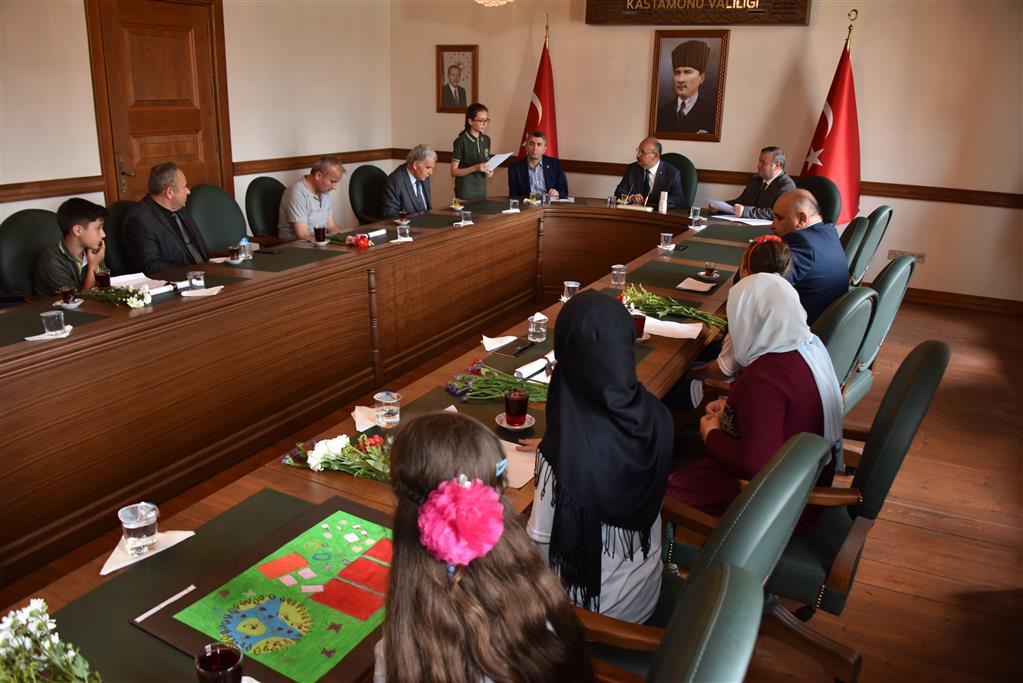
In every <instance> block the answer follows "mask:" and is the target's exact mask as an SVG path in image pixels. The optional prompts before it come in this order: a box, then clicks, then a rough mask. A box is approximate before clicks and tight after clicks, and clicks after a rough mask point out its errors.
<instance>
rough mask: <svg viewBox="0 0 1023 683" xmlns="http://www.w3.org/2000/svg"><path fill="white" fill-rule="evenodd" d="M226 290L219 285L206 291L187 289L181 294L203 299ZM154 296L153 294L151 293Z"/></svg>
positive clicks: (207, 288)
mask: <svg viewBox="0 0 1023 683" xmlns="http://www.w3.org/2000/svg"><path fill="white" fill-rule="evenodd" d="M223 288H224V285H217V286H216V287H206V288H205V289H186V290H185V291H183V292H181V296H184V297H198V298H202V297H205V296H216V295H218V294H220V290H222V289H223ZM150 294H152V292H150Z"/></svg>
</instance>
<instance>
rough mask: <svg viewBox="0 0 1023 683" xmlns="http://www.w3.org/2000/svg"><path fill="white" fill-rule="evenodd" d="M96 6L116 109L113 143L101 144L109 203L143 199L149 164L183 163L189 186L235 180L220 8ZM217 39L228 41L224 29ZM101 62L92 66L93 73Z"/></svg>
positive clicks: (112, 109)
mask: <svg viewBox="0 0 1023 683" xmlns="http://www.w3.org/2000/svg"><path fill="white" fill-rule="evenodd" d="M90 9H93V10H94V12H93V15H94V16H95V12H98V15H99V25H100V30H101V36H100V40H101V42H102V70H103V76H104V79H103V80H105V82H106V101H107V105H108V108H109V129H110V130H109V143H110V144H109V147H108V149H106V150H101V153H104V154H109V155H110V157H108V158H107V159H105V160H104V162H105V163H104V176H108V175H109V176H112V177H107V188H108V192H107V201H108V202H110V201H113V200H114V198H117V199H139V198H141V197H142V196H143V195H145V194H146V192H147V188H146V186H147V182H148V179H149V171H150V169H151V168H152V167H153V166H156V165H158V164H161V163H163V162H166V161H173V162H175V163H177V164H178V165H179V166H180V167H181V169H182V170H183V171H184V172H185V176H186V177H187V178H188V184H189V185H190V186H191V185H198V184H199V183H210V184H213V185H218V186H220V187H225V185H227V183H225V180H232V181H233V178H231V177H230V174H229V173H228V174H225V172H224V171H225V164H224V161H225V160H224V159H223V158H222V145H221V137H222V135H223V133H224V131H223V130H221V129H220V128H219V127H218V123H223V124H224V128H225V129H226V105H227V102H226V93H225V92H218V87H217V85H218V82H217V66H218V65H217V64H215V56H216V55H215V53H216V51H215V50H214V29H215V28H216V29H219V30H220V31H222V28H221V27H222V24H221V23H220V22H215V21H214V11H215V10H218V9H221V8H220V7H219V6H216V5H215V3H214V4H211V3H209V2H202V1H201V0H200V1H199V2H166V1H161V0H93V7H92V8H90ZM93 36H95V33H93ZM217 37H219V38H220V40H221V45H222V40H223V35H222V33H221V34H220V35H219V36H217ZM96 54H97V51H96V50H95V49H93V56H94V60H95V57H96ZM99 67H100V65H98V64H95V63H94V64H93V72H94V75H96V72H97V70H98V68H99ZM97 94H98V95H99V94H100V93H99V92H98V93H97ZM218 107H220V108H221V109H222V114H223V115H222V116H219V115H218V114H219V113H221V112H219V111H218ZM102 119H103V117H102V116H101V117H100V126H101V127H102V126H103V120H102ZM103 138H104V136H103V135H102V133H101V136H100V144H101V147H106V146H107V145H104V140H103ZM227 156H228V157H229V156H230V152H229V150H228V153H227ZM229 161H230V160H229V158H228V159H227V162H228V163H229ZM228 168H229V166H228ZM231 184H233V183H231ZM111 190H113V191H114V192H111Z"/></svg>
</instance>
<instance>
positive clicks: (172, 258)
mask: <svg viewBox="0 0 1023 683" xmlns="http://www.w3.org/2000/svg"><path fill="white" fill-rule="evenodd" d="M189 192H190V190H189V189H188V182H187V179H186V178H185V174H184V172H183V171H182V170H181V169H180V168H178V166H177V164H174V163H170V162H168V163H165V164H159V165H158V166H154V167H153V168H152V169H151V170H150V172H149V194H148V195H146V196H145V197H143V198H142V201H140V202H139V203H138V204H136V205H135V206H134V207H132V209H131V211H129V212H128V215H127V216H125V217H124V226H123V227H122V228H121V243H122V244H123V245H124V255H125V258H126V259H127V261H128V265H129V266H130V267H131V269H132V271H133V272H142V273H146V274H147V275H149V274H152V273H159V272H160V271H162V270H167V269H168V268H175V267H178V266H190V265H193V264H196V263H203V262H205V261H208V260H209V258H210V252H209V249H207V248H206V242H205V240H203V238H202V233H201V232H199V227H198V226H197V225H196V224H195V221H194V220H192V216H191V215H190V214H189V213H188V209H186V208H185V203H186V202H187V201H188V195H189Z"/></svg>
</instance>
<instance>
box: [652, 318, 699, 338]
mask: <svg viewBox="0 0 1023 683" xmlns="http://www.w3.org/2000/svg"><path fill="white" fill-rule="evenodd" d="M702 329H703V323H676V322H672V321H670V320H659V319H657V318H654V317H652V316H649V315H648V316H646V323H645V325H644V327H643V331H644V332H649V333H650V334H656V335H657V336H659V337H670V338H672V339H696V338H697V337H699V336H700V331H701V330H702Z"/></svg>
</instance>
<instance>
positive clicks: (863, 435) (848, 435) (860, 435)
mask: <svg viewBox="0 0 1023 683" xmlns="http://www.w3.org/2000/svg"><path fill="white" fill-rule="evenodd" d="M869 434H870V429H864V428H863V427H847V426H845V425H843V426H842V438H843V439H849V440H850V441H863V442H865V441H866V440H867V435H869Z"/></svg>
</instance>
